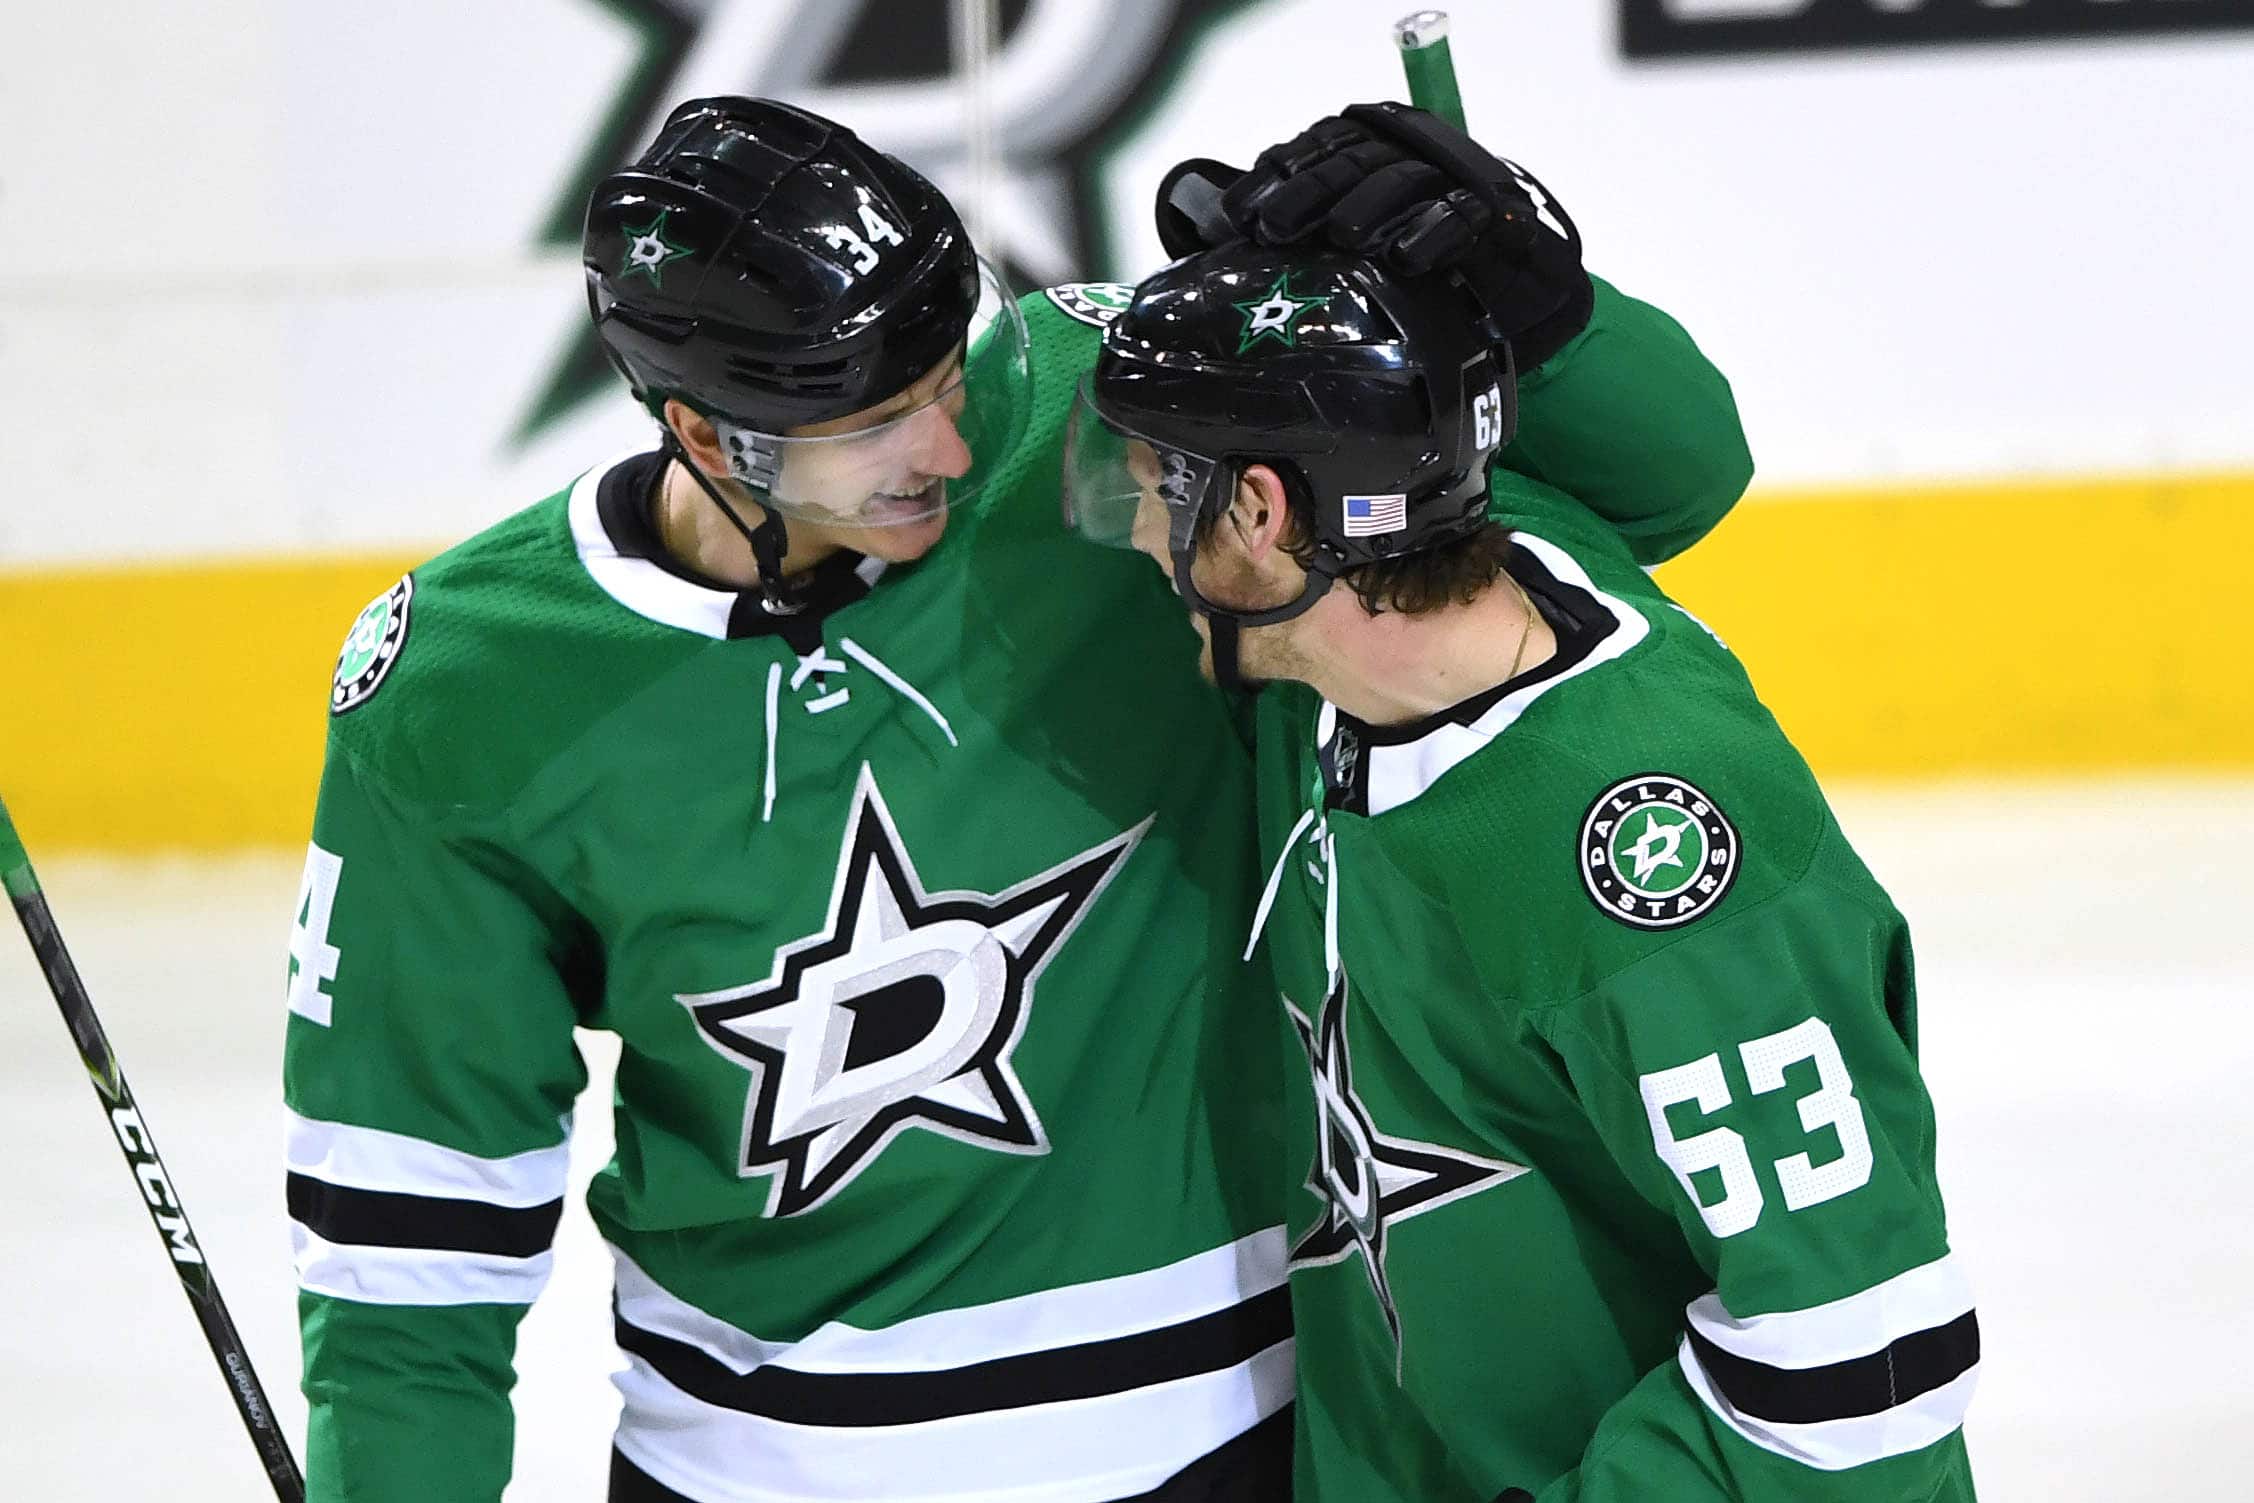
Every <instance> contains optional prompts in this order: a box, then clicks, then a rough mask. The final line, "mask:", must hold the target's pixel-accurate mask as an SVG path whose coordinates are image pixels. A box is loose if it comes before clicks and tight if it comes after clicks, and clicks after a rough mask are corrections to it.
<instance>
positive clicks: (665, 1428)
mask: <svg viewBox="0 0 2254 1503" xmlns="http://www.w3.org/2000/svg"><path fill="white" fill-rule="evenodd" d="M612 1252H613V1255H614V1257H615V1258H616V1260H617V1264H618V1302H617V1322H618V1339H619V1344H620V1346H621V1347H622V1348H623V1349H624V1350H625V1353H626V1357H627V1364H626V1368H625V1370H624V1371H623V1372H621V1373H620V1374H618V1377H617V1380H616V1381H617V1384H618V1388H619V1391H620V1395H621V1397H622V1398H623V1400H624V1404H623V1408H622V1412H621V1415H620V1420H619V1428H618V1434H617V1440H616V1444H617V1447H618V1451H619V1453H620V1455H622V1456H623V1457H625V1458H626V1459H627V1461H628V1462H629V1463H630V1464H631V1466H632V1468H634V1469H635V1470H636V1471H638V1472H639V1473H642V1474H646V1476H647V1477H649V1478H650V1479H653V1480H654V1481H655V1482H656V1483H657V1484H659V1485H661V1486H662V1487H663V1488H664V1489H666V1490H668V1491H667V1494H666V1495H668V1496H673V1495H677V1496H679V1497H682V1498H693V1499H697V1500H698V1503H820V1500H828V1499H836V1500H839V1503H844V1500H847V1499H854V1498H887V1499H891V1500H894V1503H920V1500H930V1503H940V1500H942V1499H947V1500H956V1499H960V1498H962V1497H964V1496H966V1495H967V1494H966V1493H965V1492H964V1487H965V1479H975V1482H976V1485H977V1487H978V1488H979V1489H981V1490H982V1491H981V1496H984V1495H987V1494H992V1495H994V1496H1007V1497H1009V1498H1011V1499H1012V1500H1013V1503H1103V1500H1110V1499H1120V1498H1134V1497H1140V1496H1142V1495H1143V1494H1145V1493H1148V1492H1149V1491H1150V1490H1151V1489H1153V1488H1156V1487H1158V1486H1160V1485H1161V1484H1163V1483H1165V1482H1166V1481H1167V1480H1168V1479H1170V1478H1173V1477H1175V1476H1177V1475H1178V1474H1180V1473H1181V1472H1182V1471H1183V1469H1184V1468H1186V1467H1189V1466H1191V1465H1193V1464H1194V1463H1196V1462H1198V1461H1199V1460H1200V1458H1203V1457H1207V1456H1210V1455H1212V1454H1214V1453H1215V1452H1217V1451H1220V1450H1221V1449H1222V1448H1224V1447H1226V1446H1228V1445H1229V1444H1230V1443H1231V1442H1233V1441H1235V1440H1237V1439H1238V1438H1239V1437H1241V1436H1244V1435H1245V1434H1246V1433H1247V1432H1249V1431H1251V1430H1252V1429H1253V1428H1254V1427H1256V1426H1258V1425H1260V1424H1261V1422H1262V1421H1264V1420H1267V1419H1269V1418H1271V1417H1272V1416H1275V1415H1277V1414H1279V1413H1281V1412H1282V1411H1283V1410H1284V1409H1285V1408H1286V1406H1287V1405H1288V1404H1289V1402H1290V1399H1291V1384H1292V1373H1291V1363H1292V1347H1293V1342H1292V1336H1291V1324H1290V1322H1291V1317H1290V1306H1289V1294H1288V1292H1287V1290H1286V1287H1285V1269H1284V1252H1285V1239H1284V1234H1283V1229H1282V1228H1281V1227H1274V1228H1269V1229H1267V1230H1265V1231H1262V1232H1257V1233H1254V1234H1252V1235H1250V1236H1247V1237H1244V1238H1242V1239H1240V1240H1239V1241H1237V1242H1235V1243H1232V1244H1229V1245H1226V1246H1222V1247H1216V1248H1211V1249H1208V1250H1207V1251H1205V1252H1202V1253H1197V1254H1194V1255H1191V1256H1189V1257H1186V1258H1183V1259H1181V1260H1179V1261H1177V1262H1175V1263H1171V1264H1168V1265H1165V1266H1162V1267H1158V1268H1152V1269H1146V1270H1142V1271H1140V1272H1137V1273H1130V1274H1125V1275H1121V1276H1118V1277H1115V1278H1107V1279H1099V1280H1095V1281H1092V1282H1087V1283H1081V1284H1071V1285H1065V1286H1062V1287H1057V1288H1050V1289H1043V1290H1036V1291H1033V1292H1030V1293H1027V1294H1023V1295H1018V1296H1014V1297H1011V1298H1006V1299H1001V1300H996V1301H993V1302H991V1303H987V1304H980V1305H972V1306H965V1307H958V1308H953V1309H946V1310H937V1311H932V1312H928V1313H926V1314H923V1315H917V1316H911V1317H909V1318H907V1319H904V1320H901V1321H899V1322H896V1323H894V1324H891V1325H887V1326H881V1327H874V1328H869V1327H859V1326H854V1325H852V1324H850V1323H848V1322H846V1321H842V1320H841V1321H832V1322H830V1323H828V1324H825V1325H823V1326H820V1327H819V1328H817V1329H816V1330H814V1331H812V1332H810V1333H808V1334H807V1335H806V1336H804V1337H802V1338H800V1339H798V1340H795V1341H776V1340H771V1339H767V1338H763V1337H760V1336H757V1335H755V1334H753V1333H751V1332H749V1331H746V1330H743V1329H742V1328H741V1327H738V1326H734V1325H731V1324H729V1323H728V1322H726V1321H724V1320H721V1319H720V1318H718V1317H717V1316H714V1315H712V1314H711V1313H709V1312H707V1311H705V1310H702V1309H699V1308H698V1307H696V1306H695V1305H692V1304H690V1303H688V1302H687V1301H685V1300H683V1299H681V1298H680V1297H678V1296H676V1295H674V1294H673V1293H671V1292H670V1291H669V1290H667V1289H666V1288H665V1287H664V1286H662V1285H660V1284H659V1283H658V1282H657V1281H656V1280H655V1279H654V1278H652V1277H651V1276H650V1275H649V1274H648V1273H647V1272H646V1271H645V1270H643V1269H642V1268H641V1267H639V1266H638V1265H637V1264H636V1263H635V1262H634V1261H633V1260H632V1259H631V1258H629V1257H628V1256H626V1254H625V1253H624V1252H623V1251H620V1250H619V1249H616V1248H613V1249H612Z"/></svg>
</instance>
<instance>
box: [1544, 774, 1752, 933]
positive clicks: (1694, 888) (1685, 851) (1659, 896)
mask: <svg viewBox="0 0 2254 1503" xmlns="http://www.w3.org/2000/svg"><path fill="white" fill-rule="evenodd" d="M1737 868H1738V834H1737V827H1736V826H1735V825H1732V824H1731V823H1730V820H1729V816H1728V815H1726V814H1724V813H1723V812H1722V811H1721V809H1720V807H1719V806H1717V805H1716V804H1715V802H1714V801H1713V800H1712V799H1710V798H1708V797H1707V796H1706V795H1705V794H1704V793H1701V792H1700V791H1699V790H1698V789H1697V788H1696V787H1694V786H1692V785H1691V784H1690V783H1687V782H1685V781H1684V780H1683V779H1681V778H1678V777H1670V776H1668V775H1667V774H1664V773H1651V774H1647V775H1645V776H1643V777H1636V778H1628V779H1625V780H1624V781H1622V782H1618V783H1615V784H1613V785H1612V786H1611V787H1610V788H1607V789H1606V790H1605V791H1604V792H1603V793H1601V794H1599V795H1598V796H1597V800H1596V802H1595V803H1593V804H1591V805H1590V806H1589V812H1588V814H1587V816H1586V817H1585V818H1584V819H1583V821H1582V824H1581V880H1582V882H1583V884H1584V885H1585V886H1586V887H1587V888H1588V892H1589V896H1590V897H1591V898H1592V899H1594V900H1595V902H1596V905H1597V906H1598V907H1599V908H1602V909H1603V910H1604V911H1605V912H1606V913H1607V914H1608V915H1610V916H1611V917H1613V918H1615V919H1618V920H1619V921H1620V922H1621V923H1623V924H1627V925H1629V926H1630V927H1632V928H1637V929H1673V928H1676V927H1678V926H1680V925H1683V924H1687V923H1689V922H1691V920H1693V919H1695V918H1697V917H1698V916H1699V915H1701V914H1703V913H1705V912H1707V911H1708V910H1709V909H1711V908H1712V907H1713V906H1714V905H1715V904H1717V903H1719V902H1721V901H1722V899H1723V898H1724V897H1725V896H1727V895H1728V893H1729V890H1730V884H1731V883H1732V882H1734V881H1736V880H1737Z"/></svg>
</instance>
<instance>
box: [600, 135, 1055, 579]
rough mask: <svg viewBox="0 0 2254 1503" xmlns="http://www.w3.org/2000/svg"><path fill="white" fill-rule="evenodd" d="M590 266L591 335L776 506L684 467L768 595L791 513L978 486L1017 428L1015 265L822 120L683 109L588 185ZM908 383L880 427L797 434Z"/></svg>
mask: <svg viewBox="0 0 2254 1503" xmlns="http://www.w3.org/2000/svg"><path fill="white" fill-rule="evenodd" d="M583 260H584V262H585V266H586V273H587V302H588V307H589V310H590V311H591V312H592V314H593V315H594V320H595V332H596V335H597V337H598V338H599V339H600V340H601V342H602V346H603V349H604V351H605V352H606V353H607V354H608V355H609V357H610V360H611V363H612V364H613V365H615V366H616V367H617V368H618V370H619V373H620V374H621V375H623V376H624V377H625V378H626V382H627V385H628V386H629V387H631V388H632V389H633V392H634V395H635V396H636V397H637V398H639V399H640V400H641V401H642V403H643V404H644V405H645V406H647V407H648V408H649V409H650V411H651V412H652V413H653V414H655V415H659V416H660V419H661V420H662V413H663V409H664V404H665V402H666V400H667V399H669V398H677V399H679V400H680V401H681V402H683V403H684V404H686V405H687V406H689V407H690V408H692V409H694V410H695V411H696V412H698V413H700V414H702V415H703V416H704V417H706V418H707V419H709V420H710V421H711V422H712V424H713V426H714V428H715V429H716V430H717V432H718V434H719V437H720V441H721V446H722V448H723V449H724V450H725V452H726V454H727V458H728V465H729V472H730V477H731V478H733V479H734V480H735V481H737V482H738V483H740V484H741V485H743V486H744V487H745V488H746V490H747V492H748V494H749V499H750V501H751V502H752V503H754V504H755V505H756V506H757V507H758V508H759V509H760V510H761V511H762V512H763V513H765V517H766V520H765V522H764V523H762V524H761V526H760V527H758V528H757V529H753V528H751V527H749V526H748V525H747V524H746V523H745V522H744V520H743V518H742V517H741V516H739V515H738V511H737V505H736V504H731V503H730V502H729V501H728V500H727V499H725V498H724V497H722V496H721V494H720V492H719V491H718V490H717V489H715V487H714V484H713V481H712V480H711V479H710V478H709V477H707V476H705V475H704V474H703V472H702V471H701V470H699V469H698V468H697V467H696V466H695V465H693V464H691V465H687V468H688V470H689V473H690V474H691V475H693V476H694V477H695V478H696V480H697V482H698V484H699V485H701V486H703V487H704V489H705V491H706V493H707V494H708V495H709V496H710V497H711V499H712V500H713V502H714V504H715V505H717V506H719V507H720V509H721V510H722V512H723V513H724V514H725V515H726V516H727V517H728V518H729V520H730V521H731V522H733V523H734V524H735V525H736V526H737V527H739V528H741V529H743V530H744V532H745V535H746V537H748V538H750V540H751V544H752V549H753V553H754V556H755V557H756V558H757V559H758V560H759V564H760V571H761V578H762V588H763V589H764V590H765V592H766V593H767V596H768V599H769V603H770V605H771V607H772V608H774V609H777V610H781V609H785V608H787V605H788V602H787V600H786V592H785V591H784V587H783V585H782V584H781V582H780V580H779V579H777V578H776V577H775V576H776V575H777V573H778V572H779V569H780V559H781V556H782V552H783V546H784V540H783V524H782V518H783V517H786V516H789V517H798V518H802V519H805V520H809V521H816V522H820V523H823V524H825V525H830V526H847V527H883V526H893V525H900V524H906V523H913V522H918V521H922V520H924V519H925V518H928V517H930V516H932V515H933V514H934V513H936V512H940V511H944V510H946V509H947V508H948V507H950V506H957V505H963V504H966V503H967V502H968V501H969V500H970V498H972V497H974V496H976V495H977V494H978V493H979V492H980V490H981V489H982V488H983V486H984V484H985V483H986V481H987V479H989V478H990V477H991V476H992V475H993V474H994V473H995V471H996V469H997V468H998V467H999V466H1000V465H1001V464H1002V463H1003V462H1005V461H1006V460H1007V459H1008V457H1009V455H1010V452H1011V450H1012V449H1013V448H1014V447H1015V445H1016V442H1017V439H1018V437H1019V436H1020V435H1021V434H1022V433H1023V431H1024V425H1025V421H1026V409H1027V404H1028V403H1029V401H1030V396H1029V391H1030V383H1029V382H1028V381H1027V380H1026V379H1025V378H1026V372H1027V368H1028V363H1029V362H1028V352H1027V340H1026V332H1025V322H1024V319H1023V318H1022V317H1021V316H1020V314H1019V312H1018V309H1017V304H1016V301H1015V299H1013V298H1012V297H1011V296H1010V294H1009V291H1008V289H1007V288H1006V287H1005V286H1004V285H1003V283H1002V280H1001V277H1000V276H999V274H998V273H996V272H995V271H994V270H993V268H992V267H990V266H988V265H987V264H986V263H985V262H983V261H982V260H980V259H979V257H978V255H977V253H976V252H975V250H974V249H973V247H972V245H971V243H970V237H969V235H968V234H967V233H966V232H965V231H964V229H963V223H962V219H961V217H960V216H958V215H957V214H956V212H955V209H954V206H953V205H952V204H950V203H948V202H947V200H946V198H945V197H943V196H942V195H941V194H940V192H939V190H938V189H936V188H934V187H933V186H932V185H931V184H930V183H929V182H927V181H925V179H924V178H923V177H922V176H921V175H920V174H918V173H917V172H915V171H914V170H913V169H912V168H910V167H908V166H907V165H906V164H904V163H902V162H901V161H899V160H898V159H897V158H894V157H891V156H888V155H886V154H885V153H883V152H881V151H877V150H875V149H874V148H872V147H870V146H868V145H867V144H865V143H864V142H862V141H861V140H860V138H858V137H857V136H855V135H854V134H853V132H851V131H849V130H847V129H846V128H845V127H844V126H841V125H838V124H836V123H835V122H832V121H829V120H825V119H823V118H822V117H821V116H819V115H815V114H811V113H809V112H808V111H805V110H801V109H797V108H795V107H793V106H791V105H787V104H781V103H778V102H776V101H774V100H769V99H746V98H740V97H735V96H723V97H717V98H711V99H694V100H691V101H689V102H688V103H686V104H683V105H681V106H680V107H679V108H677V109H675V110H674V111H673V112H672V113H671V114H670V115H669V116H667V117H666V121H665V124H664V126H663V127H662V128H661V129H660V130H659V131H658V134H657V139H656V140H655V141H653V142H652V143H651V145H650V148H649V149H648V150H647V151H645V152H644V153H643V154H642V155H641V157H640V158H638V159H637V160H636V161H635V162H634V163H633V164H632V165H631V166H629V167H627V168H625V169H624V170H622V171H620V172H616V173H613V174H611V175H610V176H609V177H607V178H605V179H603V181H602V182H601V183H600V184H598V185H597V186H596V188H595V192H594V196H593V198H592V200H591V201H590V202H589V204H588V208H587V228H586V237H585V241H584V248H583ZM958 361H959V365H958V364H957V362H958ZM919 383H922V386H921V387H919ZM911 390H917V391H918V392H919V396H918V399H917V400H916V402H915V403H913V404H912V405H909V406H906V407H897V406H895V407H894V408H893V409H892V410H889V411H887V412H886V413H884V414H883V420H882V421H873V422H870V423H866V424H846V425H844V428H843V430H842V431H839V430H837V429H836V428H835V427H834V426H833V431H830V432H827V433H824V434H820V435H807V434H804V433H794V432H793V431H792V430H793V429H800V428H803V427H805V426H806V425H810V424H828V425H837V424H838V423H839V420H841V419H848V418H851V417H853V416H854V415H855V414H859V413H863V412H867V411H868V410H869V409H871V408H875V407H878V406H881V405H885V404H890V403H892V402H893V399H894V398H896V397H899V396H900V395H901V394H902V393H903V392H908V391H911ZM667 443H668V445H669V446H673V447H675V448H676V449H677V447H678V446H677V445H676V444H675V441H674V440H673V439H672V437H671V436H670V434H669V435H668V439H667Z"/></svg>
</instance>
